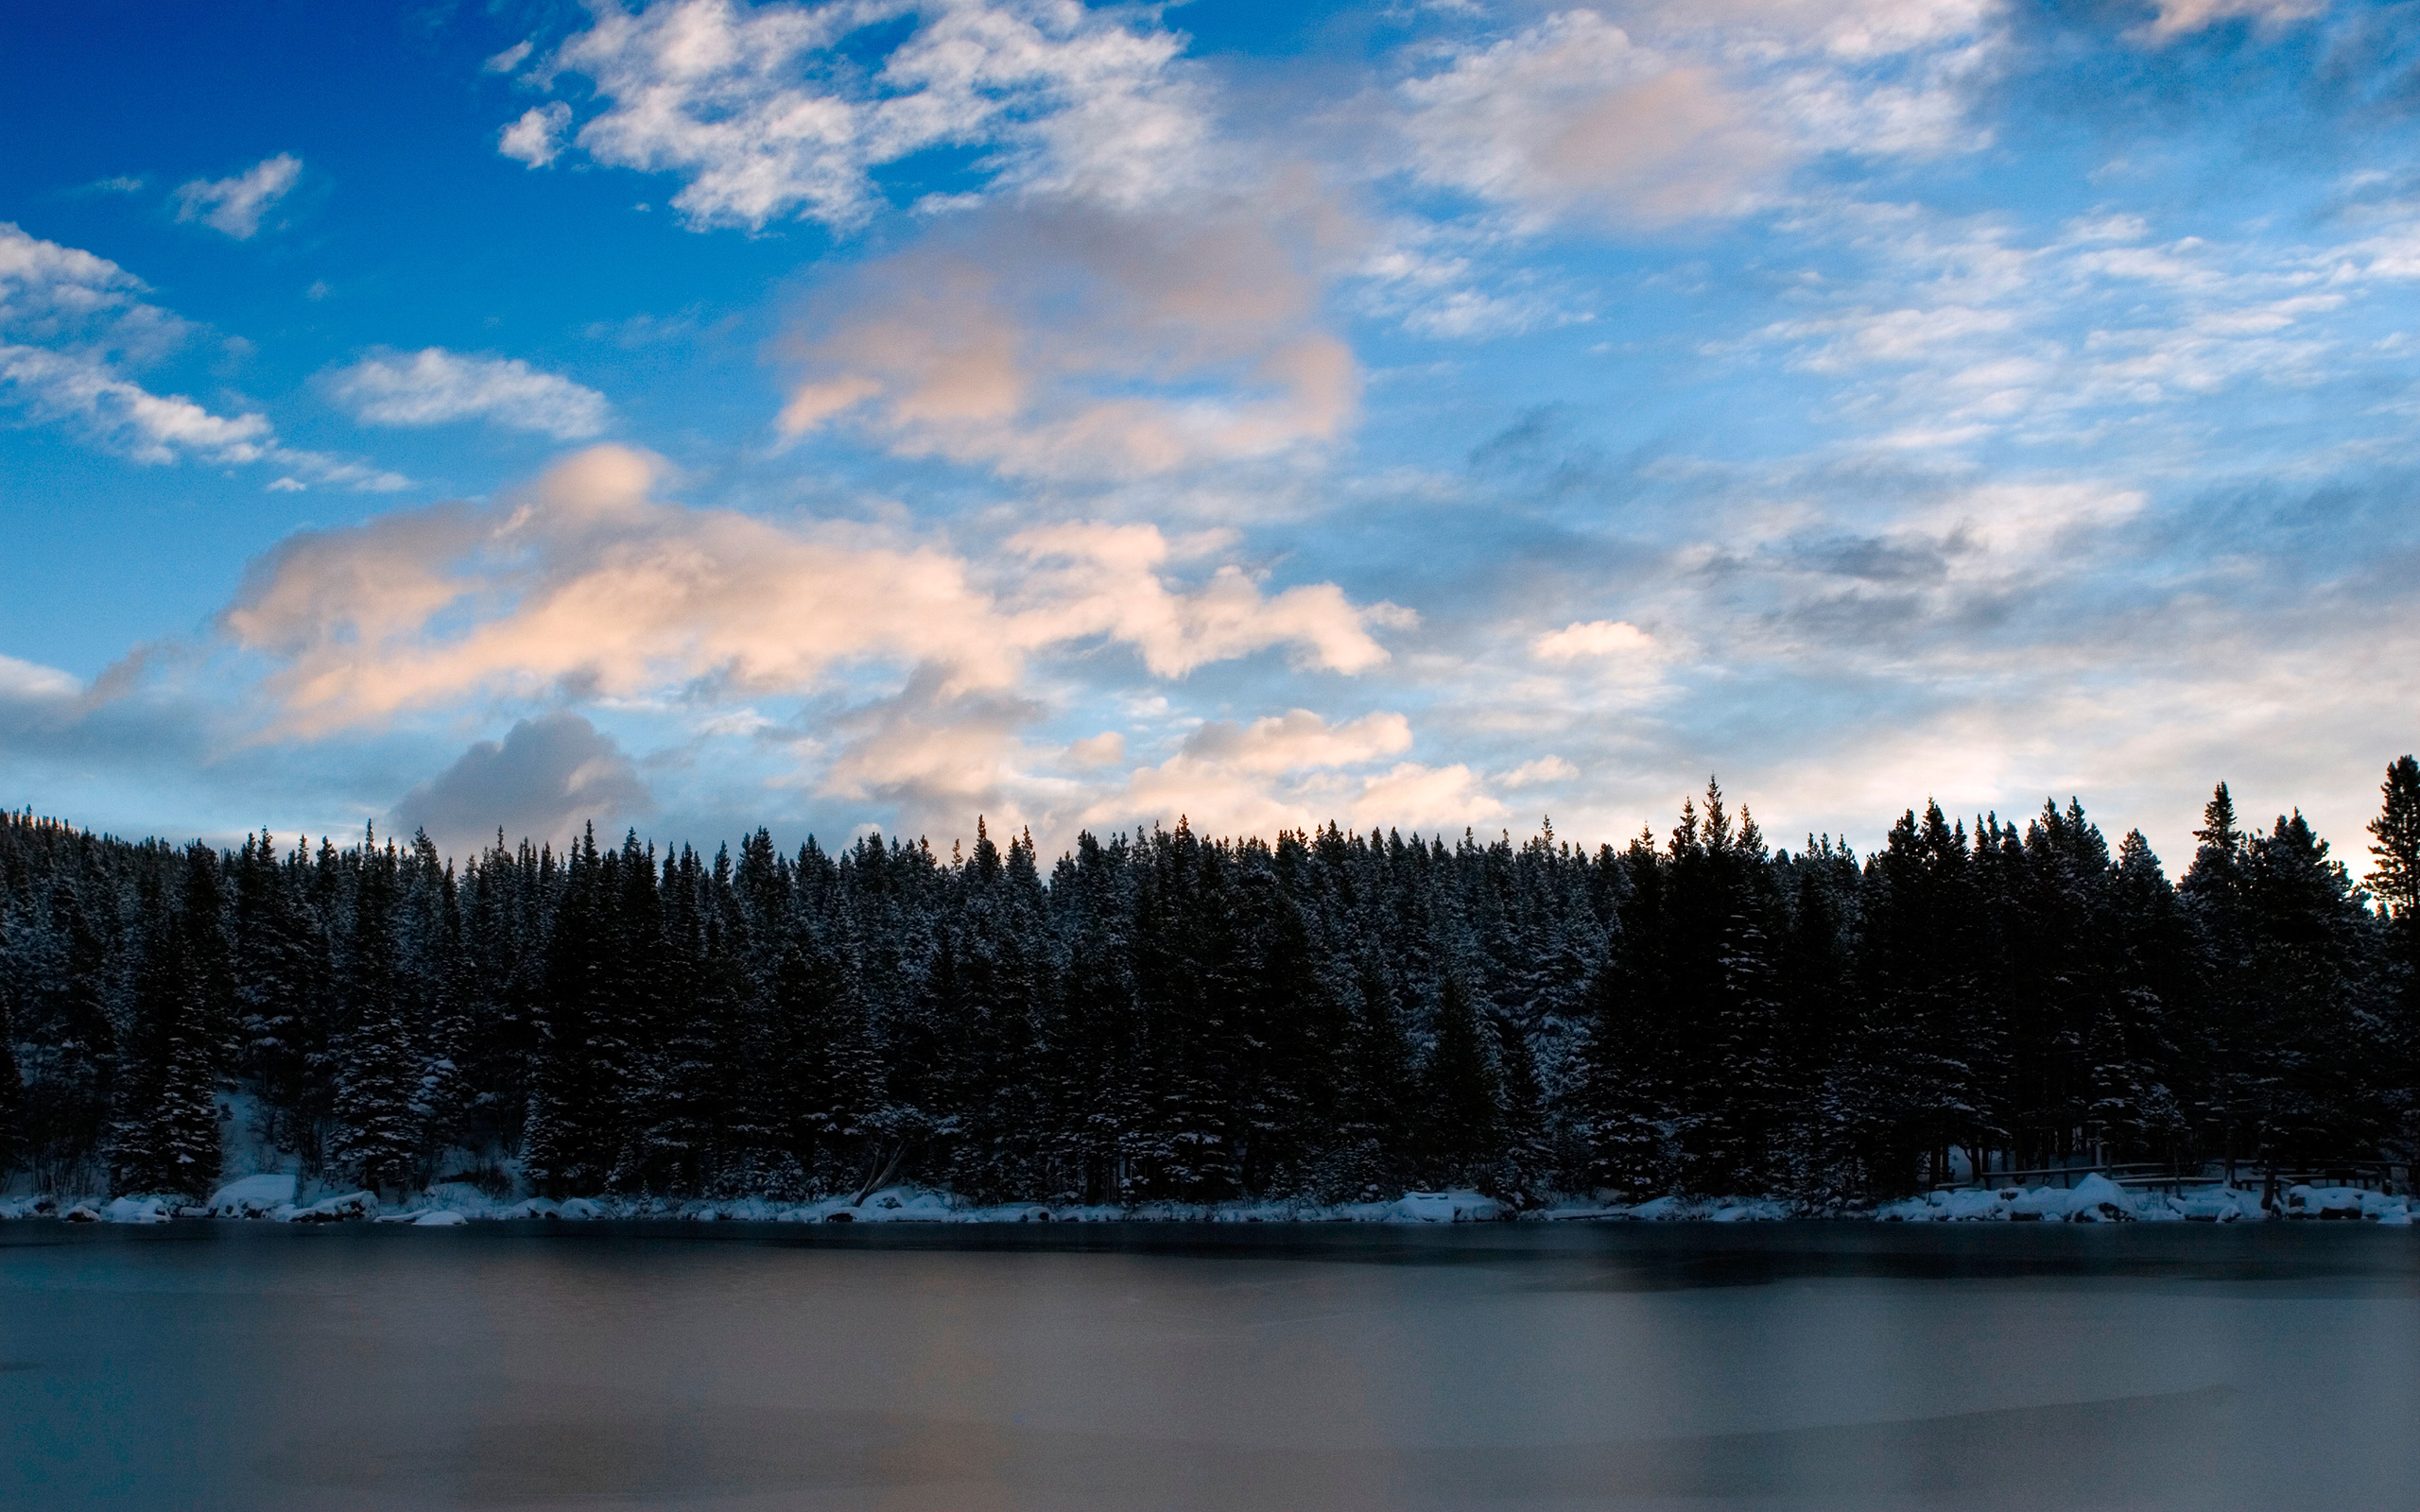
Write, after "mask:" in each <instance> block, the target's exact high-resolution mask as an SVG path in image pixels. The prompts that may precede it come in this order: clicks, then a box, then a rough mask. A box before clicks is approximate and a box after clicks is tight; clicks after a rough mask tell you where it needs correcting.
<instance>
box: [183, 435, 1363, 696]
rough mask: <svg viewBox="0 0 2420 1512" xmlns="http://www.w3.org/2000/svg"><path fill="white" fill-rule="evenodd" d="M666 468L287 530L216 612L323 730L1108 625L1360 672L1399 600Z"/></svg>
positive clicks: (1106, 531)
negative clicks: (893, 533)
mask: <svg viewBox="0 0 2420 1512" xmlns="http://www.w3.org/2000/svg"><path fill="white" fill-rule="evenodd" d="M658 473H659V467H658V464H657V463H656V462H655V461H654V460H653V459H651V458H649V457H648V456H646V455H642V454H640V453H636V452H631V451H629V450H626V449H623V448H619V447H612V446H603V447H596V448H592V449H591V450H589V451H587V452H584V453H581V454H579V455H578V456H575V457H573V458H571V459H569V460H567V461H565V462H564V463H562V464H561V465H559V466H558V467H556V468H555V469H553V470H552V471H551V472H548V473H546V474H545V475H544V477H543V478H541V479H540V480H539V481H538V483H537V484H536V485H534V486H533V487H531V488H529V489H527V490H523V491H521V492H520V493H517V494H515V495H512V496H510V497H509V498H507V499H505V500H503V501H500V502H499V503H498V504H496V505H494V506H492V507H473V506H469V505H460V504H455V505H443V506H439V507H432V508H427V509H416V510H406V511H400V512H397V513H394V514H389V515H386V516H383V517H381V518H379V519H376V520H373V521H371V522H369V523H368V524H363V525H359V526H354V527H351V528H348V529H343V530H333V531H321V532H312V533H306V534H303V535H300V536H296V537H294V538H292V539H290V540H288V541H286V542H285V544H284V545H282V546H280V547H279V548H278V549H277V550H276V551H274V552H272V553H270V554H269V555H268V557H266V558H263V559H262V560H260V561H259V562H257V563H255V564H254V567H253V569H252V571H251V575H250V577H249V579H248V581H247V583H246V585H245V588H244V590H243V591H242V593H240V594H239V596H238V597H237V600H236V602H235V603H234V604H233V606H232V607H230V608H229V609H228V610H227V611H226V612H225V614H224V616H223V624H224V626H225V627H226V630H227V632H228V633H229V634H230V635H231V636H232V637H233V639H234V641H235V642H236V643H237V644H241V645H243V646H245V647H247V648H249V649H251V650H254V651H258V652H260V653H262V654H265V655H267V656H269V657H271V658H273V659H274V660H275V661H276V662H278V663H279V671H278V672H277V673H276V675H275V676H274V678H273V679H272V682H271V687H272V690H273V692H274V693H275V694H276V696H278V697H279V698H280V699H281V700H282V702H283V705H284V710H285V715H284V718H285V728H286V729H289V730H294V731H297V732H302V733H315V732H325V731H328V730H336V729H339V728H342V727H345V726H349V725H359V724H372V723H377V722H380V721H383V720H384V719H386V718H388V717H389V716H391V715H392V714H394V713H397V712H398V711H402V710H406V709H412V708H422V707H427V706H430V705H434V704H439V703H443V702H448V701H451V700H456V699H459V698H464V697H471V696H481V695H501V696H537V695H541V694H544V693H545V692H547V691H548V690H554V689H566V690H573V691H576V692H579V693H583V694H587V695H592V696H595V695H612V696H641V695H657V694H662V693H666V692H668V691H676V690H678V689H680V688H683V687H684V686H690V685H695V684H698V683H700V682H701V681H702V682H703V683H706V684H710V685H712V686H715V687H723V688H731V689H738V690H749V689H756V690H779V691H788V692H804V691H807V690H810V689H812V688H814V687H816V686H817V685H819V683H820V682H821V680H822V679H824V678H825V676H826V674H827V673H828V672H829V671H830V670H831V669H833V668H836V667H838V666H842V665H846V664H852V663H863V662H881V663H887V664H901V665H917V664H925V665H929V666H931V667H933V668H937V669H941V670H940V671H939V673H938V674H937V680H936V681H935V683H934V692H933V695H932V697H933V699H934V700H936V701H946V700H947V699H950V698H954V697H957V696H961V695H965V694H968V693H970V692H986V691H990V692H998V691H1004V690H1009V689H1011V688H1012V687H1013V686H1014V685H1015V684H1016V682H1017V680H1018V677H1019V673H1020V670H1021V668H1022V667H1023V665H1024V662H1025V661H1026V659H1027V658H1028V657H1029V656H1031V655H1034V654H1036V653H1039V652H1043V651H1046V650H1050V649H1054V648H1067V647H1072V646H1077V645H1080V644H1086V643H1097V642H1106V643H1108V644H1123V645H1128V646H1131V647H1132V648H1133V649H1135V650H1136V651H1137V652H1139V653H1140V655H1141V657H1142V659H1143V662H1144V663H1145V665H1146V667H1147V668H1148V670H1150V672H1151V673H1153V674H1154V675H1157V676H1161V677H1178V676H1182V675H1184V673H1185V672H1188V671H1190V670H1192V669H1193V668H1195V667H1198V666H1200V665H1202V664H1204V663H1205V662H1212V661H1219V660H1224V659H1227V658H1232V657H1236V656H1241V655H1246V654H1249V653H1251V652H1253V651H1256V650H1261V649H1266V648H1272V647H1280V646H1283V647H1288V648H1290V649H1291V650H1292V651H1293V653H1294V654H1295V656H1296V657H1297V658H1298V659H1300V660H1301V661H1302V662H1304V663H1305V664H1306V665H1309V666H1313V667H1321V668H1328V669H1332V670H1336V671H1341V672H1354V671H1360V670H1364V669H1366V668H1369V667H1371V666H1374V665H1376V664H1377V663H1378V662H1383V661H1384V660H1385V658H1386V654H1387V653H1386V651H1385V649H1384V647H1382V646H1381V645H1379V644H1378V643H1377V642H1376V640H1375V639H1374V636H1373V635H1372V633H1371V632H1372V628H1373V627H1374V626H1383V625H1386V624H1390V623H1398V622H1400V621H1401V619H1402V617H1403V616H1402V611H1400V610H1394V609H1392V606H1383V605H1382V606H1371V607H1359V606H1356V605H1354V604H1352V603H1350V602H1349V601H1347V600H1346V599H1345V597H1344V596H1343V594H1342V593H1340V591H1338V590H1336V589H1335V588H1333V587H1332V586H1330V585H1325V584H1305V585H1300V586H1297V587H1293V588H1288V589H1286V590H1284V591H1282V592H1280V593H1274V594H1270V593H1264V592H1263V591H1262V590H1261V588H1260V587H1259V585H1258V584H1256V583H1254V582H1253V580H1252V579H1251V578H1250V577H1249V576H1246V575H1244V574H1242V573H1241V572H1240V571H1231V570H1220V571H1219V572H1216V573H1214V574H1213V575H1212V576H1211V577H1210V579H1209V580H1208V582H1206V583H1204V584H1201V586H1198V587H1186V586H1183V585H1181V584H1178V583H1175V582H1172V581H1171V580H1170V579H1169V578H1168V577H1167V576H1164V575H1163V573H1162V572H1161V570H1160V569H1161V567H1162V565H1163V564H1164V563H1166V562H1167V559H1168V556H1169V548H1168V546H1167V542H1166V541H1163V540H1161V539H1160V537H1159V535H1158V532H1157V531H1156V530H1155V529H1153V528H1151V527H1150V526H1132V527H1085V526H1076V527H1067V528H1063V529H1060V530H1056V531H1051V532H1044V533H1039V534H1036V535H1034V536H1031V537H1027V538H1020V539H1019V540H1017V541H1013V542H1011V545H1010V547H1009V549H1008V550H1007V551H1005V552H1004V553H1002V554H1001V555H1000V556H999V557H997V558H994V559H991V560H988V561H979V562H978V561H975V560H970V559H969V558H964V557H961V556H958V555H955V554H953V553H951V552H949V551H946V550H944V549H942V548H941V547H940V546H937V545H934V544H929V543H921V542H913V541H909V542H902V541H894V540H890V539H888V538H885V537H882V536H879V535H877V534H875V533H872V532H867V531H864V530H860V529H854V528H851V527H844V526H840V525H838V524H813V523H808V524H801V525H796V526H788V525H783V524H774V523H771V522H769V521H764V520H759V519H755V518H752V517H750V516H746V515H741V514H735V513H731V512H728V511H722V510H711V509H691V508H685V507H681V506H677V505H669V504H663V503H659V502H656V501H655V500H654V499H653V498H652V497H651V496H650V490H651V489H652V487H653V485H654V483H655V481H656V479H657V476H658Z"/></svg>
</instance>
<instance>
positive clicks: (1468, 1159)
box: [1421, 972, 1504, 1184]
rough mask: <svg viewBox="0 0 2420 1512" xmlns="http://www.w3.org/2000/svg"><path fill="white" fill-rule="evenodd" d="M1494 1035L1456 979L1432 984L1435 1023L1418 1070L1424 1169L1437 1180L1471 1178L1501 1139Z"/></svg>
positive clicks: (1500, 1091)
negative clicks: (1423, 1115)
mask: <svg viewBox="0 0 2420 1512" xmlns="http://www.w3.org/2000/svg"><path fill="white" fill-rule="evenodd" d="M1493 1038H1494V1036H1493V1035H1492V1034H1490V1033H1488V1031H1487V1029H1486V1027H1485V1026H1484V1025H1482V1024H1481V1023H1480V1022H1479V1016H1478V1009H1477V1007H1476V1006H1475V1005H1473V1004H1472V1002H1471V994H1470V991H1469V989H1468V988H1465V987H1463V986H1462V983H1461V978H1460V977H1458V976H1456V975H1454V974H1452V973H1450V972H1449V973H1447V975H1446V976H1445V978H1444V979H1443V981H1441V982H1440V983H1438V985H1437V1025H1436V1033H1435V1037H1434V1043H1432V1044H1431V1045H1430V1047H1429V1051H1428V1062H1427V1064H1426V1067H1424V1068H1423V1072H1422V1078H1421V1079H1422V1083H1423V1091H1424V1092H1425V1094H1426V1104H1427V1108H1426V1113H1427V1117H1426V1125H1427V1127H1426V1144H1427V1154H1428V1162H1427V1163H1428V1170H1429V1172H1430V1174H1431V1176H1432V1177H1433V1178H1434V1179H1436V1180H1437V1181H1439V1182H1441V1183H1454V1184H1461V1183H1465V1182H1469V1181H1472V1180H1474V1179H1476V1178H1477V1177H1478V1175H1479V1173H1480V1172H1481V1171H1482V1169H1483V1168H1484V1167H1486V1166H1487V1165H1488V1164H1490V1163H1491V1162H1492V1161H1493V1160H1495V1156H1496V1154H1497V1152H1498V1149H1499V1143H1500V1141H1501V1139H1502V1137H1503V1120H1504V1106H1503V1099H1504V1087H1503V1080H1502V1074H1501V1072H1500V1071H1499V1069H1498V1067H1497V1065H1496V1057H1495V1054H1494V1053H1493V1051H1494V1047H1493V1046H1491V1045H1490V1044H1489V1042H1488V1041H1489V1040H1492V1039H1493Z"/></svg>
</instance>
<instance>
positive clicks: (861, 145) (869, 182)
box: [502, 0, 1204, 228]
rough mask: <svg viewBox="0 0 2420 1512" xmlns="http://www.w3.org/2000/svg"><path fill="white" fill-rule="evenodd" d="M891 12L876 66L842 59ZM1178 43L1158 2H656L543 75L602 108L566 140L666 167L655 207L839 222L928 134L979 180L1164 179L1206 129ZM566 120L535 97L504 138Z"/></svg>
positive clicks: (1109, 185)
mask: <svg viewBox="0 0 2420 1512" xmlns="http://www.w3.org/2000/svg"><path fill="white" fill-rule="evenodd" d="M900 26H904V28H905V34H904V36H901V37H900V38H899V39H898V40H897V41H896V42H895V43H893V44H892V45H891V46H890V49H889V51H888V53H887V54H885V55H883V56H881V57H880V58H879V60H877V61H873V62H871V63H859V62H857V61H856V60H853V59H852V58H851V57H850V56H849V51H848V50H849V49H850V48H851V47H852V46H853V45H855V44H858V43H863V42H864V40H865V39H866V38H867V36H868V35H869V33H870V31H871V30H872V29H873V28H876V27H900ZM1183 44H1184V39H1183V38H1182V37H1181V36H1179V35H1177V34H1175V33H1173V32H1170V31H1168V30H1167V29H1166V28H1164V27H1162V26H1158V25H1157V24H1156V20H1155V13H1152V12H1141V11H1136V12H1128V11H1104V10H1096V9H1091V8H1089V7H1086V6H1084V5H1081V4H1079V3H1077V0H942V3H935V4H927V5H915V4H909V3H901V0H836V3H832V4H826V5H820V6H818V5H766V6H757V7H750V6H745V5H740V4H736V3H735V0H660V3H658V4H656V5H652V6H649V7H647V8H646V9H642V10H639V11H636V12H631V11H629V10H625V9H621V8H620V7H619V6H618V5H614V4H611V3H608V4H604V5H600V6H599V7H598V8H597V9H596V20H595V22H594V24H593V25H591V26H589V28H588V29H587V30H585V31H582V32H579V33H577V34H575V35H574V36H572V37H571V38H569V39H568V40H566V41H565V42H564V43H562V46H560V47H559V48H557V49H556V50H555V52H554V53H553V54H552V55H551V57H550V59H549V60H547V62H546V63H545V64H544V67H543V68H542V69H541V70H540V75H541V77H553V76H556V75H560V74H563V73H573V74H579V75H581V76H583V77H586V78H588V79H589V80H591V81H592V83H593V84H594V86H595V89H596V94H597V95H598V97H600V98H601V99H603V100H605V101H606V102H607V106H606V109H605V110H604V111H603V112H600V113H599V114H597V115H596V116H595V117H594V118H592V119H591V120H589V122H588V123H587V124H586V125H585V126H583V127H581V128H580V129H579V136H578V138H577V141H578V144H579V147H580V148H581V149H582V150H583V151H585V152H586V153H587V154H588V155H589V156H590V157H591V158H592V159H594V160H595V161H596V162H598V163H611V164H614V165H616V166H620V167H630V168H638V169H642V170H646V171H649V172H655V171H669V172H673V173H677V174H679V175H681V176H682V177H683V178H684V179H685V180H687V183H686V184H685V186H684V187H683V189H682V190H681V192H680V193H679V194H678V195H676V196H675V197H674V198H673V200H672V203H673V205H674V207H675V208H676V209H678V210H680V211H681V212H682V213H683V215H685V216H686V217H687V218H688V219H689V221H690V223H691V224H693V225H697V226H701V227H702V226H746V227H750V228H761V227H763V226H764V225H766V224H767V223H768V222H769V221H772V220H776V219H781V218H784V217H787V216H791V215H798V216H804V217H806V218H811V219H816V220H821V221H824V222H827V223H829V224H833V225H852V224H855V223H856V222H858V221H861V220H863V219H864V218H865V216H866V215H868V214H869V213H870V211H871V210H872V209H873V206H874V205H875V204H877V203H878V202H879V200H880V198H881V195H880V191H879V189H878V188H877V187H876V185H875V184H874V182H873V170H874V169H876V168H878V167H880V166H882V165H884V164H887V163H897V162H899V161H901V160H902V159H905V158H908V157H910V156H912V155H913V154H916V153H919V152H923V151H925V150H928V149H930V148H935V147H945V146H961V147H965V146H972V147H980V148H983V149H985V151H986V156H985V158H984V159H983V160H982V164H981V171H982V172H983V173H984V174H985V175H986V177H987V178H989V179H990V180H994V181H1005V182H1010V183H1015V184H1021V185H1029V186H1032V187H1036V188H1041V189H1045V190H1048V191H1051V192H1057V193H1072V194H1080V195H1083V196H1086V197H1091V198H1100V199H1103V200H1106V201H1109V202H1113V203H1132V202H1135V201H1137V200H1139V199H1143V198H1152V197H1156V196H1158V195H1161V194H1164V193H1166V192H1167V190H1168V189H1169V188H1170V187H1171V168H1172V166H1173V165H1174V164H1176V163H1180V162H1181V161H1182V159H1183V157H1184V154H1185V153H1186V151H1187V150H1188V149H1190V148H1191V147H1192V146H1195V145H1196V144H1197V143H1198V142H1199V141H1200V140H1201V137H1202V135H1203V132H1204V128H1203V126H1202V124H1201V120H1200V117H1199V114H1198V112H1197V109H1196V107H1195V103H1194V100H1193V98H1192V91H1191V88H1190V86H1189V84H1188V83H1187V81H1186V80H1185V78H1184V77H1183V73H1182V71H1181V69H1180V68H1179V67H1178V65H1177V55H1178V53H1179V52H1180V50H1181V49H1182V47H1183ZM556 112H562V113H560V114H558V113H556ZM568 121H569V112H568V110H567V108H566V107H563V106H562V105H561V103H560V102H558V103H557V104H555V105H553V106H550V107H547V108H545V109H544V110H540V111H532V112H529V113H527V114H525V115H524V116H523V117H522V118H521V120H520V121H519V122H518V123H516V124H515V125H514V126H512V127H511V128H509V129H507V131H506V133H505V138H504V142H503V147H502V150H504V151H505V152H506V153H507V154H508V155H510V156H513V157H516V158H519V159H521V160H522V161H524V162H527V163H531V164H532V165H536V164H537V163H543V162H545V161H547V160H549V159H551V158H552V157H553V155H554V151H555V146H554V143H555V142H556V140H557V137H558V136H559V135H560V133H561V132H562V129H564V128H565V126H566V125H567V124H568ZM1176 177H1177V178H1179V179H1181V178H1182V177H1183V175H1182V174H1181V172H1180V173H1179V174H1177V175H1176Z"/></svg>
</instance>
